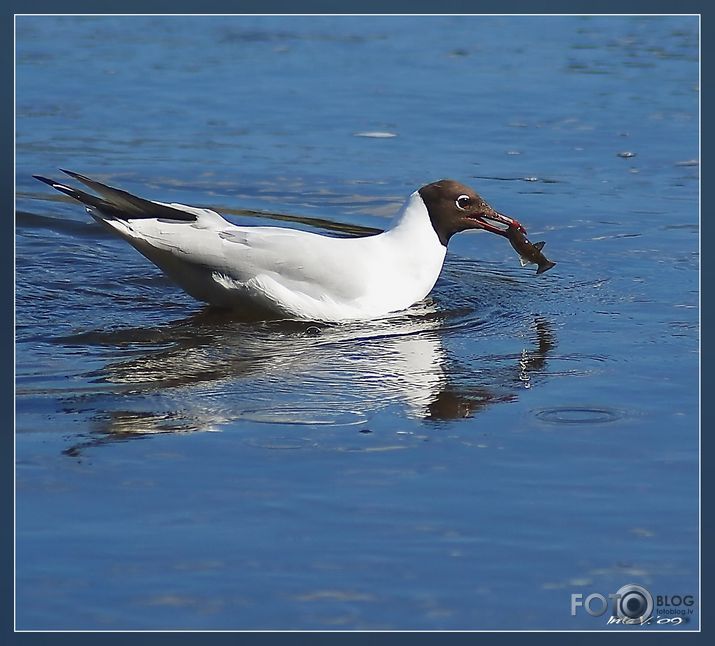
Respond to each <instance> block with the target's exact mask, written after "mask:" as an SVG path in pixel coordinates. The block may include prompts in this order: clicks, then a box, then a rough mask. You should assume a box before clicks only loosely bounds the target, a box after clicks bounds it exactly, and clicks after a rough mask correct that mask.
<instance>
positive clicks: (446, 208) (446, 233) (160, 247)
mask: <svg viewBox="0 0 715 646" xmlns="http://www.w3.org/2000/svg"><path fill="white" fill-rule="evenodd" d="M63 172H64V173H66V174H67V175H69V176H71V177H73V178H75V179H77V180H79V181H80V182H82V183H83V184H85V185H86V186H88V187H89V188H90V189H92V190H93V191H95V192H96V193H97V194H98V195H99V196H100V197H98V196H96V195H91V194H89V193H86V192H85V191H81V190H78V189H76V188H72V187H70V186H67V185H65V184H62V183H60V182H55V181H53V180H51V179H47V178H45V177H40V176H38V175H35V176H34V177H35V178H36V179H39V180H40V181H42V182H45V183H46V184H49V185H50V186H52V187H53V188H55V189H57V190H58V191H61V192H62V193H65V194H67V195H69V196H70V197H73V198H74V199H76V200H78V201H80V202H81V203H82V204H84V205H85V207H86V209H87V211H88V213H89V214H90V215H91V216H92V217H93V218H94V219H95V220H96V221H97V222H99V223H100V224H102V225H103V226H105V227H106V228H107V229H109V230H110V231H112V232H113V233H115V234H117V235H119V236H120V237H122V238H124V239H125V240H126V241H127V242H129V243H130V244H131V245H132V246H134V247H135V248H136V249H137V250H138V251H139V252H140V253H142V254H143V255H144V256H146V257H147V258H148V259H149V260H151V261H152V262H153V263H154V264H155V265H157V266H158V267H159V268H160V269H161V270H162V271H163V272H164V273H165V274H166V275H167V276H169V278H170V279H171V280H173V281H174V282H175V283H177V284H178V285H179V286H181V287H182V288H183V289H184V290H186V291H187V292H188V293H189V294H190V295H191V296H193V297H194V298H196V299H198V300H200V301H205V302H207V303H211V304H213V305H217V306H220V307H230V308H232V309H236V310H240V309H242V308H246V309H251V310H252V311H256V310H263V311H266V312H267V313H271V314H273V315H277V316H280V317H284V318H294V319H308V320H316V321H348V320H358V319H370V318H377V317H380V316H384V315H386V314H389V313H392V312H397V311H400V310H404V309H406V308H408V307H410V306H411V305H413V304H415V303H417V302H418V301H421V300H422V299H423V298H425V297H426V296H427V295H428V294H429V293H430V291H432V288H433V287H434V284H435V282H436V281H437V278H438V277H439V274H440V272H441V270H442V265H443V263H444V257H445V254H446V252H447V243H448V242H449V239H450V238H451V237H452V235H454V234H455V233H459V232H460V231H465V230H467V229H483V230H486V231H490V232H492V233H496V234H499V235H506V233H505V232H506V231H507V229H508V228H509V227H510V226H512V227H513V226H520V225H519V223H518V222H516V220H514V219H512V218H509V217H507V216H505V215H503V214H501V213H498V212H497V211H495V210H494V209H493V208H492V207H491V206H489V205H488V204H487V203H486V202H485V201H484V200H483V199H482V198H481V197H480V196H479V195H477V193H476V192H475V191H474V190H473V189H471V188H469V187H467V186H464V185H463V184H460V183H459V182H456V181H454V180H449V179H443V180H440V181H438V182H434V183H432V184H428V185H426V186H423V187H422V188H420V189H419V190H417V191H415V192H414V193H412V195H410V196H409V197H408V198H407V201H406V202H405V203H404V205H403V206H402V208H401V210H400V211H399V213H398V214H397V216H396V218H395V220H394V223H393V224H392V226H391V227H390V228H389V229H387V230H386V231H384V232H383V233H379V234H377V235H371V236H366V237H361V238H334V237H329V236H324V235H320V234H316V233H310V232H307V231H300V230H297V229H287V228H283V227H264V226H236V225H234V224H231V223H230V222H228V221H226V220H225V219H224V218H223V217H221V215H219V214H218V213H216V212H215V211H212V210H210V209H203V208H197V207H193V206H186V205H183V204H173V203H172V204H166V203H162V202H154V201H150V200H145V199H143V198H140V197H136V196H134V195H131V194H130V193H127V192H126V191H122V190H119V189H116V188H111V187H109V186H106V185H105V184H101V183H100V182H97V181H94V180H92V179H89V178H88V177H85V176H84V175H80V174H78V173H73V172H70V171H63Z"/></svg>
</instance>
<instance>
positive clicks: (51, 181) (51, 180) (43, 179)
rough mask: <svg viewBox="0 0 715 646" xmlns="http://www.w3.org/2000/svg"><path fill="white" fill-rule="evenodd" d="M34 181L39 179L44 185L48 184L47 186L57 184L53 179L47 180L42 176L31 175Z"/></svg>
mask: <svg viewBox="0 0 715 646" xmlns="http://www.w3.org/2000/svg"><path fill="white" fill-rule="evenodd" d="M33 177H34V178H35V179H39V180H40V181H41V182H44V183H45V184H48V185H49V186H54V185H55V184H57V182H55V180H53V179H48V178H47V177H42V175H33Z"/></svg>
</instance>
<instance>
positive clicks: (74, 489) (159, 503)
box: [16, 17, 699, 631]
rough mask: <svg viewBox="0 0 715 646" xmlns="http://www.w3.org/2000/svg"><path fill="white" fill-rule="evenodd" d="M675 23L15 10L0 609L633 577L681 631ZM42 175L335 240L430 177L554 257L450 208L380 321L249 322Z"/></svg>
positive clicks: (266, 610)
mask: <svg viewBox="0 0 715 646" xmlns="http://www.w3.org/2000/svg"><path fill="white" fill-rule="evenodd" d="M698 37H699V36H698V20H697V18H695V17H650V18H649V17H441V18H439V17H381V18H378V17H372V18H370V17H233V18H208V17H204V18H197V17H134V18H128V17H125V18H120V17H104V18H103V17H84V18H73V17H19V18H17V99H16V105H17V137H16V142H17V158H16V164H17V192H18V195H17V214H16V267H17V271H16V337H17V345H16V349H17V423H16V431H17V433H16V458H17V468H16V481H17V498H16V501H17V526H16V536H17V554H16V563H17V577H16V593H17V594H16V617H17V627H18V628H21V629H133V628H151V629H166V628H175V629H178V628H197V629H251V628H268V629H271V628H275V629H278V628H280V629H373V628H374V629H383V628H384V629H530V628H558V629H607V628H608V626H607V623H606V622H607V619H608V617H609V616H610V614H611V613H610V612H607V613H606V614H604V615H602V616H598V617H593V616H591V615H589V614H587V613H586V612H584V611H583V608H580V609H577V612H576V615H575V616H572V614H571V598H572V597H571V595H572V594H582V595H583V596H584V597H585V596H587V595H589V594H591V593H599V594H603V595H608V594H612V593H615V592H616V591H617V590H618V589H619V588H620V587H621V586H623V585H625V584H629V583H635V584H639V585H642V586H645V587H646V588H647V589H648V590H649V591H650V592H651V593H652V594H653V595H654V596H657V595H669V596H672V595H689V594H690V595H694V604H693V605H692V606H688V607H686V606H679V607H678V608H677V609H678V610H683V611H687V610H692V611H693V612H692V614H689V615H687V614H686V615H685V617H686V619H687V621H686V622H684V623H682V624H680V625H672V624H661V625H660V626H657V625H656V624H655V622H654V623H653V625H651V626H650V627H651V628H652V627H654V626H655V627H660V628H664V629H669V630H687V629H692V628H697V627H698V625H699V599H698V590H699V588H698V586H699V543H698V510H699V497H698V468H699V461H698V443H699V429H698V403H699V398H698V387H699V384H698V350H699V299H698V288H699V282H698V276H699V253H698V248H699V245H698V242H699V217H698V208H699V202H698V191H699V162H698V159H699V147H698V134H699V130H698V128H699V113H698V106H699V87H698V83H699V77H698V71H699V68H698ZM376 133H377V135H379V136H376ZM387 135H391V136H387ZM57 168H69V169H72V170H76V171H78V172H81V173H85V174H88V175H90V176H93V177H96V178H97V179H100V180H103V181H106V182H108V183H110V184H113V185H116V186H120V187H121V188H124V189H126V190H130V191H133V192H135V193H137V194H139V195H142V196H144V197H148V198H150V199H157V200H163V201H177V202H185V203H189V204H196V205H202V206H210V207H213V208H216V209H218V210H220V211H222V212H223V213H226V214H227V217H229V218H230V219H232V220H233V221H236V222H243V223H255V224H258V223H263V224H265V223H266V222H274V223H277V224H285V225H287V226H296V227H302V228H308V229H311V230H322V231H326V232H340V233H343V234H346V233H356V232H360V231H367V228H382V227H384V226H386V224H387V222H388V218H389V217H390V216H391V215H392V214H393V213H394V212H395V211H396V210H397V209H398V208H399V205H400V204H401V202H402V201H403V200H404V199H405V197H406V196H407V195H408V194H409V193H411V192H412V191H413V190H415V189H416V188H417V187H419V186H421V185H422V184H425V183H427V182H430V181H433V180H435V179H439V178H441V177H453V178H455V179H459V180H461V181H463V182H465V183H468V184H470V185H472V186H474V187H475V188H476V189H477V190H478V191H479V192H480V193H481V194H482V195H483V196H484V197H485V198H486V199H487V200H488V201H489V202H490V203H491V204H492V205H493V206H494V207H495V208H496V209H498V210H499V211H502V212H505V213H508V214H511V215H512V216H514V217H516V218H518V219H519V220H520V221H521V222H522V223H523V224H524V225H525V226H526V228H527V229H528V231H529V237H530V238H531V239H532V240H534V241H536V240H545V241H546V243H547V244H546V247H545V252H546V254H547V256H548V257H549V258H552V259H553V260H555V261H556V262H557V265H556V267H555V268H554V269H552V270H551V271H549V272H548V273H546V274H544V275H542V276H538V277H537V276H536V275H535V273H534V268H533V266H532V267H530V268H521V267H520V266H519V263H518V260H517V257H516V255H515V253H514V252H513V250H512V249H511V248H510V246H509V245H508V244H507V243H506V241H505V240H504V239H502V238H498V237H496V236H489V235H488V234H481V235H469V234H462V235H460V236H456V237H455V238H454V239H453V240H452V242H451V243H450V250H449V254H448V258H447V262H446V265H445V269H444V272H443V274H442V277H441V278H440V281H439V282H438V283H437V286H436V287H435V290H434V291H433V293H432V295H431V297H430V298H429V299H428V300H427V301H426V302H424V303H421V304H419V305H418V306H416V307H414V308H412V309H411V310H409V311H407V312H405V313H404V314H403V315H401V316H399V317H396V318H395V319H391V320H389V321H378V322H372V323H360V324H350V325H336V326H318V327H312V326H309V325H306V324H298V323H286V322H276V321H274V322H252V323H251V322H245V321H241V320H240V319H237V318H236V317H231V316H228V315H226V314H224V313H221V312H216V311H212V310H210V309H207V308H205V307H204V306H203V305H201V304H200V303H197V302H195V301H193V300H192V299H191V298H190V297H189V296H187V295H185V294H184V293H182V292H181V291H179V290H178V289H177V288H175V287H173V286H172V285H171V283H170V282H169V281H168V280H167V279H165V278H164V277H163V276H162V274H161V273H160V272H159V270H158V269H156V268H154V267H153V266H152V265H150V264H149V263H148V262H147V261H146V260H145V259H144V258H142V257H141V256H139V255H138V254H137V253H136V252H135V251H134V250H133V249H131V248H130V247H129V246H128V245H126V243H124V242H122V241H121V240H118V239H114V238H112V237H111V236H110V235H109V234H108V233H105V232H104V231H103V230H101V229H100V228H99V227H98V225H96V224H94V223H93V222H91V221H90V219H89V218H88V216H87V215H86V214H85V213H84V212H83V210H82V209H81V208H79V207H78V206H77V205H76V204H72V203H71V200H69V199H68V198H65V197H64V196H62V195H60V194H59V193H56V192H53V191H51V190H50V189H49V187H47V186H44V185H42V184H39V183H38V182H35V181H34V180H33V179H32V178H31V175H32V174H43V175H49V176H50V177H58V176H59V175H60V174H59V171H57V170H56V169H57ZM595 607H596V608H597V606H595ZM672 609H673V608H656V615H655V617H658V616H661V617H666V618H670V617H674V616H675V615H669V614H666V613H667V611H668V610H672ZM626 629H627V630H631V631H633V630H645V629H648V628H645V627H634V626H628V627H626Z"/></svg>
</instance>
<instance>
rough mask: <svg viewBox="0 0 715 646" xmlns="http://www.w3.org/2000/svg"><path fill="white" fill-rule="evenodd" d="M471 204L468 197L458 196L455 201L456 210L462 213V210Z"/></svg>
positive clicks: (470, 199)
mask: <svg viewBox="0 0 715 646" xmlns="http://www.w3.org/2000/svg"><path fill="white" fill-rule="evenodd" d="M471 203H472V198H470V197H469V195H460V196H459V197H458V198H457V200H456V201H455V204H456V205H457V208H458V209H461V210H462V211H464V209H466V208H467V207H468V206H469V205H470V204H471Z"/></svg>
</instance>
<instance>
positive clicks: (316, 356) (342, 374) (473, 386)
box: [62, 304, 555, 453]
mask: <svg viewBox="0 0 715 646" xmlns="http://www.w3.org/2000/svg"><path fill="white" fill-rule="evenodd" d="M460 324H461V323H460ZM449 329H450V324H449V321H446V320H445V315H444V313H440V312H439V311H438V310H437V309H436V308H435V307H434V306H432V305H430V304H425V305H423V306H422V307H421V308H420V309H418V310H417V311H414V310H413V311H411V313H410V314H409V315H402V316H396V317H391V318H389V319H385V320H382V321H375V322H373V323H372V324H370V325H368V326H366V325H365V324H360V325H352V324H345V325H326V326H324V327H322V328H317V327H315V326H314V325H309V324H303V323H287V322H279V321H272V322H263V323H260V324H256V323H251V324H250V325H249V324H246V323H243V322H241V321H236V320H231V319H230V318H229V317H228V315H226V314H225V313H220V312H215V311H212V310H206V311H204V312H202V313H201V314H199V315H198V316H194V317H191V318H190V319H187V320H183V321H178V322H175V323H173V324H171V325H169V326H166V327H162V328H160V330H158V331H157V330H156V329H155V330H136V329H130V330H120V331H113V332H90V333H85V334H82V335H78V336H75V337H72V338H66V339H63V340H62V341H63V342H64V343H77V342H81V343H82V345H85V344H101V345H110V346H113V347H119V348H121V349H126V350H128V351H130V356H129V358H127V359H122V360H119V361H114V362H111V363H108V364H107V365H106V366H105V367H104V368H103V369H101V370H99V371H97V372H95V373H94V374H93V377H94V379H95V381H96V382H97V383H98V391H97V394H96V399H97V401H95V402H93V405H94V406H95V407H97V408H100V409H103V410H104V413H102V414H100V415H99V417H98V418H97V419H96V425H95V429H96V431H97V434H96V437H97V438H98V437H104V438H106V439H120V438H128V437H131V436H132V435H136V434H141V435H146V434H150V433H165V432H181V431H196V430H219V429H220V428H221V427H222V426H225V425H227V424H229V423H231V422H234V421H236V420H252V421H257V422H269V423H273V424H276V423H278V424H286V423H288V424H313V425H314V424H324V425H334V426H341V425H351V424H367V423H369V421H370V419H371V418H372V417H373V416H374V415H375V414H377V413H378V412H379V411H380V410H383V409H385V408H387V407H400V408H401V409H402V410H403V414H406V415H407V416H409V417H412V418H418V419H432V420H436V419H454V418H460V417H470V416H473V415H474V414H476V413H478V412H479V411H481V410H482V409H484V408H485V407H487V406H489V405H490V404H493V403H497V402H501V401H511V400H514V399H515V398H516V397H517V396H518V392H519V391H520V390H522V389H523V388H524V387H525V386H526V387H529V386H531V384H532V383H533V381H534V377H535V375H536V374H537V373H539V372H540V371H541V370H542V369H543V367H544V365H545V361H546V357H547V354H548V352H549V351H550V350H551V349H552V348H553V347H554V345H555V342H554V338H553V335H552V333H551V331H550V328H549V326H548V324H547V323H546V322H545V321H543V320H541V319H537V320H536V322H535V324H534V325H533V332H534V333H535V341H536V343H535V345H533V347H530V348H529V349H524V350H523V351H522V352H521V353H519V354H515V355H513V356H511V355H509V356H502V357H496V360H494V359H495V358H494V357H490V358H489V360H487V361H486V363H485V367H483V366H479V367H478V368H474V367H472V368H471V369H467V370H466V372H465V368H464V366H460V367H459V371H458V372H459V376H458V378H456V377H455V375H453V374H451V373H452V372H453V371H454V369H455V365H456V364H455V360H454V359H452V358H451V357H450V353H449V351H448V349H447V348H445V345H444V340H445V338H446V336H445V333H446V332H448V331H449ZM530 345H531V344H530ZM142 346H148V349H146V350H145V349H144V348H143V347H142ZM87 396H88V394H87V393H85V394H84V395H83V401H86V397H87ZM157 402H160V403H159V404H158V403H157ZM147 408H148V409H149V410H148V411H147ZM76 449H77V447H74V448H73V449H71V450H70V451H69V452H70V453H71V452H72V451H73V450H76Z"/></svg>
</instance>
